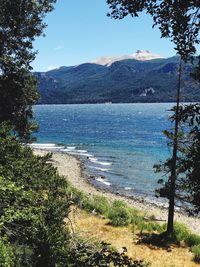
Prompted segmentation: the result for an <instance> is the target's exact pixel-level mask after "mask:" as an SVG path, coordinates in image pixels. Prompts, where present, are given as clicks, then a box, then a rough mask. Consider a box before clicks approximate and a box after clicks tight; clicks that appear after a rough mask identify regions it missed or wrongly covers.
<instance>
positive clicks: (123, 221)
mask: <svg viewBox="0 0 200 267" xmlns="http://www.w3.org/2000/svg"><path fill="white" fill-rule="evenodd" d="M108 219H109V220H110V221H111V224H112V225H113V226H126V225H128V224H130V223H131V214H130V211H129V209H128V208H127V207H126V205H125V204H124V203H123V202H122V201H114V202H113V205H112V206H111V209H110V211H109V213H108Z"/></svg>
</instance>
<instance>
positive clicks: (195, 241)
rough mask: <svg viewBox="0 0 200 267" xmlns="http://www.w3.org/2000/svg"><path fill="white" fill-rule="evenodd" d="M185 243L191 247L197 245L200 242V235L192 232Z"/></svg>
mask: <svg viewBox="0 0 200 267" xmlns="http://www.w3.org/2000/svg"><path fill="white" fill-rule="evenodd" d="M185 243H186V244H187V245H188V246H189V247H193V246H196V245H199V244H200V236H198V235H195V234H190V235H188V237H187V238H186V240H185Z"/></svg>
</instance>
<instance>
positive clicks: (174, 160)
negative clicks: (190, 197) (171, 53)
mask: <svg viewBox="0 0 200 267" xmlns="http://www.w3.org/2000/svg"><path fill="white" fill-rule="evenodd" d="M181 72H182V66H181V62H180V65H179V76H178V87H177V97H176V111H175V128H174V145H173V155H172V169H171V176H170V196H169V210H168V222H167V233H168V234H172V233H173V230H174V205H175V192H176V176H177V172H176V163H177V151H178V132H179V127H178V126H179V106H180V91H181Z"/></svg>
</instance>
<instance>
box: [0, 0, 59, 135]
mask: <svg viewBox="0 0 200 267" xmlns="http://www.w3.org/2000/svg"><path fill="white" fill-rule="evenodd" d="M55 2H56V1H55V0H48V1H46V0H42V1H38V0H37V1H35V0H30V1H26V0H16V1H15V4H13V2H12V1H9V0H0V6H1V9H0V91H1V97H0V123H1V122H4V121H10V123H11V125H12V126H13V130H14V131H15V132H16V133H18V135H19V136H20V137H21V138H23V139H27V138H30V132H31V131H32V130H33V129H35V124H34V123H33V122H32V121H30V119H33V112H32V107H31V106H32V105H33V104H34V103H35V102H36V101H37V100H38V94H37V90H36V80H35V78H34V77H33V75H32V74H31V73H30V70H31V66H30V63H31V61H33V60H34V59H35V52H33V41H34V40H35V38H36V37H38V36H40V35H41V34H42V32H43V29H44V27H45V24H44V23H43V22H42V20H43V18H44V16H45V14H46V13H48V12H50V11H51V10H52V9H53V4H54V3H55Z"/></svg>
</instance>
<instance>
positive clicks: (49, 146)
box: [29, 143, 64, 150]
mask: <svg viewBox="0 0 200 267" xmlns="http://www.w3.org/2000/svg"><path fill="white" fill-rule="evenodd" d="M29 146H30V147H32V148H38V149H47V150H48V149H49V150H60V149H63V148H64V146H57V145H56V144H37V143H33V144H29Z"/></svg>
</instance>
